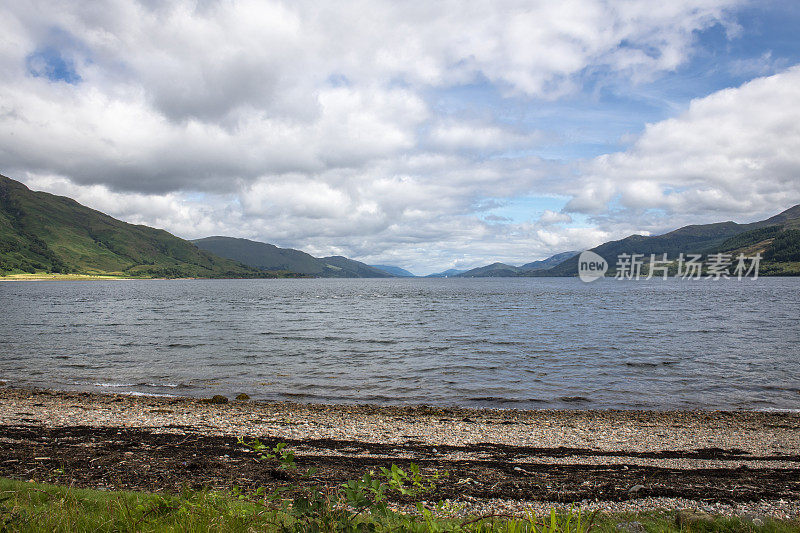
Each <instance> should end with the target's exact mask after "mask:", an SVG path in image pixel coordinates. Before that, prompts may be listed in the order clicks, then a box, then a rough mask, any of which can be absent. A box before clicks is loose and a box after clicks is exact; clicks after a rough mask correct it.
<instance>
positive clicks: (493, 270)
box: [458, 252, 578, 278]
mask: <svg viewBox="0 0 800 533" xmlns="http://www.w3.org/2000/svg"><path fill="white" fill-rule="evenodd" d="M577 254H578V252H561V253H558V254H555V255H553V256H550V257H548V258H547V259H542V260H539V261H533V262H531V263H525V264H524V265H522V266H519V267H515V266H511V265H507V264H505V263H492V264H491V265H486V266H482V267H478V268H473V269H472V270H467V271H466V272H462V273H460V274H458V277H461V278H510V277H516V276H526V275H529V274H530V273H532V272H538V271H541V270H547V269H548V268H552V267H554V266H556V265H559V264H561V263H562V262H564V261H566V260H567V259H569V258H571V257H573V256H575V255H577Z"/></svg>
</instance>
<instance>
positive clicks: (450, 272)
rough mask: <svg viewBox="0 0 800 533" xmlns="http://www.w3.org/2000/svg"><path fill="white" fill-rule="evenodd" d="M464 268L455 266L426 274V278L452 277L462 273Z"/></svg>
mask: <svg viewBox="0 0 800 533" xmlns="http://www.w3.org/2000/svg"><path fill="white" fill-rule="evenodd" d="M464 272H466V270H458V269H457V268H448V269H447V270H445V271H444V272H437V273H436V274H428V275H427V276H425V277H426V278H452V277H455V276H458V275H459V274H463V273H464Z"/></svg>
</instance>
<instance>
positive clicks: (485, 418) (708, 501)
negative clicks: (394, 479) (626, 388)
mask: <svg viewBox="0 0 800 533" xmlns="http://www.w3.org/2000/svg"><path fill="white" fill-rule="evenodd" d="M0 405H1V406H2V408H0V440H1V441H2V445H1V446H0V475H2V476H5V477H11V478H16V479H23V480H28V479H34V480H37V481H47V482H57V483H67V484H73V485H76V486H85V487H95V488H104V489H123V488H126V489H137V490H150V491H160V490H169V491H177V490H180V489H181V488H182V487H185V486H190V487H212V488H219V489H229V488H231V487H232V486H234V485H237V486H240V487H243V488H255V487H258V486H262V485H271V484H274V483H277V482H280V476H279V474H278V473H276V471H275V470H274V468H273V467H272V466H270V465H269V464H265V463H263V462H258V461H255V460H254V458H253V454H252V453H251V452H249V451H248V450H246V449H244V448H243V447H242V446H241V445H238V444H237V437H239V436H244V437H257V438H259V439H261V440H262V441H263V442H265V443H277V442H287V443H289V445H290V446H291V447H292V448H293V449H295V450H296V453H297V457H298V464H299V465H300V466H301V467H310V466H314V467H316V468H317V469H318V472H317V474H316V476H315V478H314V480H313V481H314V482H316V483H331V484H332V483H341V482H343V481H344V480H346V479H350V478H353V477H357V476H360V475H361V474H362V473H363V472H364V471H365V470H367V469H370V468H376V467H378V466H388V465H390V464H391V463H396V464H398V465H399V466H403V465H407V464H408V463H409V462H411V461H413V462H416V463H418V464H419V465H420V466H422V467H423V469H424V470H430V471H432V470H439V471H447V472H448V476H447V477H446V478H444V479H443V481H442V482H441V483H440V484H439V486H438V488H437V490H436V493H435V494H432V495H430V496H429V499H431V500H439V499H448V500H451V501H452V502H454V503H453V506H454V507H455V508H457V509H459V510H460V512H462V513H484V512H491V511H494V512H502V513H520V512H523V511H524V510H525V509H531V508H532V509H533V510H535V511H542V510H545V509H549V508H551V507H552V506H554V505H556V506H570V505H571V504H573V503H576V504H578V505H580V506H581V507H582V508H585V509H588V510H593V509H600V510H603V511H607V512H625V511H641V510H653V509H684V508H685V509H699V510H703V511H706V512H713V513H720V514H738V515H746V516H773V517H778V518H787V517H792V518H795V517H798V516H800V415H799V414H797V413H786V412H758V411H728V412H718V411H692V412H688V411H579V410H574V411H572V410H533V411H515V410H492V409H481V410H477V409H454V408H438V407H428V406H413V407H375V406H367V405H315V404H311V405H306V404H294V403H267V402H250V401H230V402H229V403H224V404H211V403H205V402H204V401H202V400H198V399H190V398H166V397H146V396H127V395H106V394H92V393H80V392H62V391H51V390H37V389H18V388H9V387H4V388H0Z"/></svg>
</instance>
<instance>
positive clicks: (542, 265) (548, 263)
mask: <svg viewBox="0 0 800 533" xmlns="http://www.w3.org/2000/svg"><path fill="white" fill-rule="evenodd" d="M579 253H580V252H576V251H571V252H561V253H560V254H556V255H551V256H550V257H548V258H547V259H542V260H540V261H533V262H531V263H525V264H524V265H522V266H521V267H519V269H520V270H529V271H531V270H547V269H548V268H552V267H554V266H557V265H560V264H561V263H563V262H564V261H566V260H567V259H569V258H571V257H574V256H576V255H578V254H579Z"/></svg>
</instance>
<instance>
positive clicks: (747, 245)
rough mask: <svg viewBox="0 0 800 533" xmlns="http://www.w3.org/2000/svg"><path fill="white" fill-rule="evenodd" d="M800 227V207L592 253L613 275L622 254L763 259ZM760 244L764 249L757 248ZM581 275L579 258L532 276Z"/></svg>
mask: <svg viewBox="0 0 800 533" xmlns="http://www.w3.org/2000/svg"><path fill="white" fill-rule="evenodd" d="M798 227H800V205H796V206H794V207H792V208H790V209H787V210H786V211H783V212H782V213H779V214H777V215H775V216H773V217H770V218H768V219H766V220H761V221H758V222H752V223H749V224H737V223H735V222H730V221H729V222H717V223H714V224H702V225H691V226H684V227H682V228H679V229H676V230H674V231H671V232H669V233H665V234H663V235H656V236H652V237H646V236H644V235H631V236H629V237H625V238H624V239H620V240H618V241H610V242H606V243H603V244H601V245H600V246H597V247H595V248H592V251H593V252H595V253H596V254H598V255H600V256H602V257H603V258H604V259H605V260H606V261H607V262H608V264H609V267H610V269H611V270H612V271H613V268H614V266H615V265H616V263H617V257H618V256H619V255H620V254H633V253H639V254H644V255H645V257H646V258H649V256H650V254H657V255H658V256H661V254H664V253H666V254H667V258H668V259H675V258H677V256H678V255H679V254H680V253H684V254H688V253H697V254H709V253H717V252H726V253H727V252H732V253H733V252H735V253H738V252H739V251H741V252H742V253H746V251H748V252H751V253H750V254H746V255H752V254H754V253H756V252H762V255H764V253H766V252H767V251H768V250H769V248H770V246H771V243H772V240H771V239H773V238H776V237H777V236H778V235H779V234H781V233H782V232H785V231H788V230H789V229H792V228H798ZM792 236H793V234H790V235H789V236H788V238H789V240H791V238H792ZM759 244H760V246H756V245H759ZM786 246H787V247H788V248H791V247H792V245H791V243H788V244H787V245H786ZM780 257H784V256H780ZM765 259H766V256H765ZM768 261H769V260H768ZM773 261H774V260H773ZM784 262H785V261H784ZM765 266H767V267H768V268H767V269H766V271H767V272H769V273H774V274H777V273H785V274H790V273H792V271H793V270H794V267H793V266H791V265H786V268H777V269H775V268H772V269H771V268H769V265H765ZM787 269H788V270H787ZM577 273H578V256H575V257H573V258H571V259H568V260H566V261H564V262H563V263H561V264H560V265H557V266H555V267H553V268H550V269H548V270H544V271H538V272H531V273H530V274H529V275H533V276H541V275H544V276H574V275H577Z"/></svg>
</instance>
